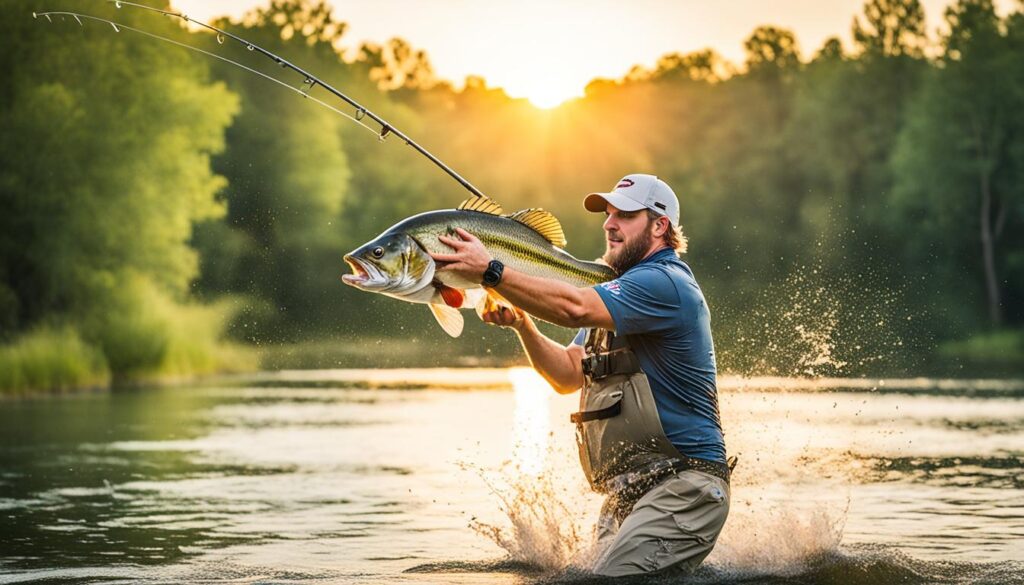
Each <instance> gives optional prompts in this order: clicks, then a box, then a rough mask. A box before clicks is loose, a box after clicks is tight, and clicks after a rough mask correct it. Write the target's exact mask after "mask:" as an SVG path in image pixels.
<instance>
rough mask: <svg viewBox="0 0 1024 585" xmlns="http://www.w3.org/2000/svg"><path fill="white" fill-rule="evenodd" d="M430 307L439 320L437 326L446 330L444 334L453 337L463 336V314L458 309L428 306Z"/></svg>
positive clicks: (444, 306)
mask: <svg viewBox="0 0 1024 585" xmlns="http://www.w3.org/2000/svg"><path fill="white" fill-rule="evenodd" d="M427 306H428V307H430V312H431V313H432V314H433V315H434V318H435V319H437V324H438V325H440V326H441V329H444V332H445V333H447V334H448V335H451V336H452V337H458V336H460V335H462V325H463V320H462V313H460V312H459V310H458V309H453V308H451V307H449V306H448V305H435V304H433V303H431V304H429V305H427Z"/></svg>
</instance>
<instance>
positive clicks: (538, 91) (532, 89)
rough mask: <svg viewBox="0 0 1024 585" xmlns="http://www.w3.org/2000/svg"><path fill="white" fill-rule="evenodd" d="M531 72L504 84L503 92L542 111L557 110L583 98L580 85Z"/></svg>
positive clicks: (562, 76)
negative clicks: (566, 103)
mask: <svg viewBox="0 0 1024 585" xmlns="http://www.w3.org/2000/svg"><path fill="white" fill-rule="evenodd" d="M544 73H545V72H536V71H535V72H531V73H530V74H528V75H522V76H515V77H512V78H510V79H508V80H506V82H505V92H506V93H508V95H510V96H511V97H516V98H526V99H527V100H528V101H529V102H530V103H531V104H533V105H534V106H536V107H537V108H540V109H542V110H550V109H553V108H557V107H558V106H560V105H562V104H564V103H565V102H567V101H569V100H573V99H576V98H579V97H583V91H582V84H579V83H576V82H575V80H572V79H567V78H566V76H565V75H559V74H558V73H557V72H552V73H550V74H547V75H545V74H544Z"/></svg>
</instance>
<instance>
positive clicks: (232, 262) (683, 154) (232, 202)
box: [0, 0, 1024, 374]
mask: <svg viewBox="0 0 1024 585" xmlns="http://www.w3.org/2000/svg"><path fill="white" fill-rule="evenodd" d="M64 4H66V5H68V6H74V7H75V9H78V10H83V11H87V12H92V13H95V14H98V15H103V16H107V17H110V18H113V19H116V20H118V21H119V22H124V23H125V24H127V25H130V26H137V27H139V28H143V29H145V30H149V31H153V32H157V33H159V34H161V35H163V36H168V37H170V38H173V39H175V40H178V41H180V42H184V43H188V44H190V45H193V46H197V47H200V48H204V49H206V50H209V51H217V52H219V53H220V54H225V55H226V56H230V57H231V58H235V59H239V60H243V61H244V62H245V63H246V64H247V65H250V66H253V67H256V68H260V70H262V71H265V72H266V73H268V74H272V75H277V76H279V77H280V76H283V75H285V74H284V73H282V70H280V69H279V68H276V67H275V66H273V64H267V63H261V62H259V61H256V60H252V57H253V55H251V54H250V55H247V54H246V51H245V48H244V47H231V46H229V45H230V44H228V45H221V44H220V43H218V41H217V39H216V38H215V37H214V36H213V35H210V34H204V33H203V32H202V31H190V30H189V29H187V28H185V27H184V26H182V24H181V23H180V22H178V21H177V20H174V19H168V18H164V17H154V16H153V15H150V14H146V13H140V12H138V11H131V10H125V9H122V10H118V9H117V8H115V7H112V6H108V5H106V4H102V3H97V4H96V5H95V6H93V5H88V6H87V7H83V6H82V5H81V4H80V3H75V2H71V3H68V2H65V3H64ZM55 5H61V3H60V2H55ZM164 6H165V7H168V8H169V6H168V5H166V4H164ZM334 14H335V13H334V11H333V10H332V8H331V7H330V6H329V5H327V4H324V3H322V2H313V1H311V0H275V1H273V2H271V3H270V5H269V6H267V7H263V8H256V9H253V10H252V11H251V12H249V13H248V14H247V15H246V16H244V17H243V18H240V19H237V20H230V19H221V20H219V21H217V22H216V23H215V24H216V25H217V26H219V27H222V28H224V29H226V30H228V31H229V32H232V33H235V34H238V35H240V36H242V37H245V38H247V39H250V40H251V41H253V42H254V43H257V44H259V45H261V46H264V47H266V48H267V49H269V50H271V51H273V52H275V53H278V54H280V55H281V56H282V57H284V58H286V59H288V60H289V61H291V62H293V63H297V64H300V65H301V66H303V67H304V68H306V69H307V70H310V71H313V72H315V73H316V74H318V75H320V76H321V77H323V78H324V79H325V81H327V82H328V83H331V84H332V85H335V86H337V87H339V88H342V89H343V91H345V92H346V93H348V94H349V95H351V96H353V97H354V98H356V99H357V100H359V101H360V102H361V103H364V104H365V105H366V106H367V107H369V108H371V109H373V110H374V111H375V112H377V113H378V114H380V115H381V116H383V117H384V118H386V119H388V120H389V121H391V122H392V123H393V124H394V125H395V126H397V127H399V128H401V129H402V130H403V131H404V132H406V133H407V134H409V135H410V136H412V137H414V138H416V139H417V140H418V141H419V142H420V143H421V144H423V145H425V146H426V147H427V148H429V149H431V150H432V151H433V152H434V153H435V154H436V155H438V156H439V157H440V158H441V159H442V160H445V161H446V162H448V163H449V164H450V165H452V166H453V167H454V168H456V169H457V170H459V171H460V172H461V173H462V174H463V175H464V176H467V177H468V178H469V179H470V180H471V181H473V182H474V184H476V185H477V186H478V187H480V188H481V189H482V190H483V191H484V192H486V193H488V194H489V195H490V196H491V197H492V198H494V199H496V200H497V201H499V202H500V203H502V204H503V206H504V207H505V208H506V209H509V210H515V209H520V208H524V207H544V208H546V209H549V210H550V211H552V212H553V213H555V215H556V216H557V217H559V218H560V219H561V221H562V223H563V226H564V228H565V232H566V234H567V236H568V239H569V245H568V249H569V250H570V251H571V252H572V253H574V254H576V255H577V256H580V257H589V258H593V257H596V256H598V255H600V254H601V252H602V251H603V234H602V232H601V229H600V222H601V219H600V218H599V217H597V216H593V215H591V214H588V213H585V212H583V210H582V208H581V204H580V201H581V200H582V197H583V195H584V194H586V193H588V192H591V191H594V190H605V189H607V188H609V187H610V186H611V185H613V184H614V182H615V181H616V180H617V179H618V178H619V177H620V176H622V175H623V174H626V173H630V172H650V173H654V174H657V175H659V176H661V177H662V178H664V179H665V180H666V181H667V182H668V183H669V184H670V185H672V186H673V187H674V188H675V190H676V192H677V193H678V194H679V196H680V200H681V209H682V213H681V216H682V220H681V223H682V227H683V230H684V232H685V233H686V234H687V236H688V237H689V238H690V242H691V244H690V249H691V252H690V253H689V254H688V255H687V257H686V258H685V259H686V260H687V261H688V262H689V263H690V265H691V266H692V267H693V269H694V271H695V273H696V274H697V277H698V280H699V281H700V282H701V284H702V286H703V288H704V289H705V294H706V296H707V297H708V300H709V303H710V305H711V308H712V314H713V319H714V320H715V335H716V343H717V345H718V347H719V354H720V361H721V362H722V363H721V365H722V367H723V369H726V370H731V371H739V372H747V373H751V372H767V373H785V374H790V373H811V374H822V373H824V374H839V373H848V374H856V373H864V372H883V373H899V372H913V371H914V368H917V367H920V366H921V364H922V361H921V360H923V359H926V358H928V357H929V356H934V355H936V354H935V350H936V348H937V347H940V346H942V344H946V346H947V347H954V348H955V347H957V346H956V344H957V343H960V344H964V343H968V340H971V339H992V338H994V337H995V338H999V339H1008V340H1009V341H1005V342H997V343H996V345H998V344H999V343H1004V344H1006V343H1008V344H1010V345H1011V346H1013V347H1014V348H1017V349H1013V348H1011V350H1010V351H1011V353H1012V351H1018V350H1019V351H1022V352H1024V347H1021V344H1022V343H1024V341H1022V339H1024V338H1022V336H1021V335H1020V331H1021V327H1022V323H1024V309H1022V301H1024V246H1022V244H1024V236H1022V233H1024V232H1022V229H1021V228H1022V227H1024V225H1022V224H1024V11H1022V8H1021V7H1018V8H1017V9H1016V10H1015V11H1012V12H1011V13H1009V14H1006V15H1000V14H998V13H997V11H996V10H995V8H994V6H993V4H992V2H991V1H990V0H959V1H957V2H955V3H953V4H951V5H950V6H949V7H948V8H947V9H946V11H945V15H944V23H945V26H944V29H943V30H942V31H941V32H940V33H939V35H938V37H937V38H930V37H929V35H928V34H927V31H926V30H925V19H924V12H923V8H922V6H921V5H920V3H919V2H918V1H916V0H868V1H867V2H866V3H865V4H864V7H863V11H862V13H861V14H859V15H857V16H856V17H855V18H854V19H853V23H852V25H851V33H852V39H853V43H852V45H851V46H844V45H843V43H842V42H841V41H840V40H839V39H838V38H832V39H829V40H827V41H826V42H825V43H824V44H823V45H822V46H821V47H819V48H817V49H815V50H812V51H810V52H808V55H810V56H809V57H804V53H803V52H802V50H801V47H800V45H799V42H798V40H797V38H796V36H795V35H794V34H793V32H792V31H789V30H787V29H785V28H783V27H779V26H761V27H758V28H757V29H756V30H754V31H753V32H752V33H751V35H750V36H749V37H748V38H747V39H746V41H745V44H744V47H745V52H746V57H745V60H744V62H743V63H741V64H733V63H729V62H727V61H726V60H725V59H723V58H722V57H721V56H720V55H718V54H717V53H716V52H715V51H713V50H711V49H707V50H702V51H698V52H694V53H689V54H677V53H673V54H668V55H664V56H663V57H661V58H660V59H659V60H658V61H657V63H656V64H655V65H653V66H651V67H643V66H637V67H634V68H633V69H632V70H631V71H629V72H626V73H625V74H624V75H623V76H622V77H620V78H615V79H596V80H594V81H592V82H591V83H590V84H589V85H588V86H587V88H586V92H585V96H584V97H583V98H581V99H578V100H574V101H572V102H570V103H567V104H564V105H562V106H560V107H559V108H557V109H554V110H551V111H540V110H537V109H536V108H534V107H533V106H532V105H530V104H529V103H528V102H527V101H525V100H522V99H512V98H510V97H509V96H507V95H506V94H505V93H504V92H503V91H502V90H501V89H500V88H494V87H490V86H488V85H487V83H486V81H485V80H484V79H482V78H479V77H473V78H469V79H467V80H466V82H465V86H464V87H463V88H461V89H459V88H456V87H455V86H454V85H453V84H452V83H450V82H447V81H444V80H441V79H438V78H437V76H436V75H435V74H434V73H433V70H432V68H431V66H430V62H429V57H428V55H427V54H426V53H425V52H423V51H421V50H417V49H415V48H414V47H412V46H410V45H409V44H408V43H406V42H404V41H402V40H400V39H394V40H391V41H389V42H387V43H385V44H383V45H375V44H371V43H363V44H360V45H358V46H349V45H348V43H347V39H346V36H345V33H346V28H347V27H346V25H345V23H344V22H342V21H339V20H337V18H336V16H335V15H334ZM0 38H2V39H3V41H0V42H2V43H3V45H4V49H5V50H4V51H2V52H0V70H2V71H3V72H4V74H5V79H7V80H8V82H7V83H5V84H4V85H3V87H2V88H0V128H2V129H3V132H2V133H0V153H2V156H0V331H2V332H3V333H2V336H3V337H4V339H5V340H7V341H13V340H15V339H17V338H18V336H19V335H23V334H25V332H28V331H31V330H33V329H34V328H38V327H40V326H44V325H46V324H53V323H60V324H62V326H65V325H66V326H70V327H73V328H74V329H75V331H76V332H77V333H78V335H79V336H80V337H81V338H82V339H83V340H84V341H85V343H88V344H92V345H93V346H95V347H98V348H100V349H101V350H102V352H103V353H104V354H105V355H106V359H107V360H108V362H109V363H110V364H111V368H112V369H113V370H114V371H131V370H132V369H133V368H135V369H139V368H142V369H144V368H146V367H147V365H152V364H153V363H156V362H159V361H160V360H161V359H164V358H165V355H166V353H167V352H168V351H169V350H168V347H173V346H174V339H175V338H174V335H173V334H171V333H168V331H173V330H175V326H174V324H175V323H178V322H180V319H179V316H180V313H179V312H178V311H179V309H180V310H183V311H188V310H199V309H196V307H198V306H200V305H198V304H197V303H206V304H209V303H214V304H217V303H219V304H220V305H222V306H227V305H228V304H230V306H231V307H232V308H231V310H230V312H231V314H232V315H233V316H232V317H230V318H228V317H225V320H224V321H223V324H222V325H223V328H224V331H220V330H219V329H217V330H210V331H209V332H207V335H209V336H211V337H212V338H216V337H217V336H218V335H220V334H221V333H225V334H227V335H228V336H229V337H230V338H233V339H237V340H243V341H245V342H248V343H258V344H263V343H280V342H294V341H301V340H308V339H315V338H336V339H340V340H349V341H350V342H353V343H354V342H356V340H358V342H359V343H366V342H373V341H374V340H379V339H392V338H406V339H414V340H423V342H428V340H432V339H434V338H435V337H436V338H437V339H436V340H435V341H431V342H430V343H436V344H438V345H441V344H448V343H451V342H448V341H447V340H443V339H442V338H441V337H440V335H441V334H440V333H439V332H438V331H436V330H435V325H434V324H433V322H432V319H430V318H429V317H428V316H427V315H426V312H425V311H423V310H422V308H421V307H415V306H411V305H407V304H405V303H399V302H397V301H393V300H390V299H384V298H379V297H377V296H376V295H367V294H365V293H361V292H359V291H356V290H354V289H350V288H348V287H344V286H343V285H342V284H341V283H340V281H339V275H340V274H341V273H342V272H343V271H344V270H345V267H344V265H343V263H342V262H341V256H342V255H343V254H344V253H345V252H347V251H349V250H351V249H353V248H355V247H356V246H358V245H359V244H361V243H362V242H364V241H366V240H368V239H370V238H371V237H373V236H374V235H376V234H377V233H379V232H381V231H383V230H384V229H386V228H387V227H388V226H390V225H391V224H393V223H395V222H397V221H399V220H400V219H402V218H404V217H406V216H408V215H411V214H413V213H418V212H421V211H426V210H430V209H438V208H445V207H454V206H455V205H457V204H458V202H459V201H461V199H463V198H464V197H465V196H466V195H467V193H466V192H465V191H463V190H462V189H461V187H459V186H458V185H457V184H456V183H455V182H453V181H451V180H450V179H449V178H448V177H447V176H446V175H444V174H443V173H441V172H440V171H438V170H437V169H436V168H435V167H433V166H432V165H430V163H429V162H428V161H426V160H425V159H423V158H422V157H420V156H419V155H416V154H415V153H414V152H412V151H411V150H410V149H409V148H408V147H406V146H404V145H403V144H400V143H399V142H397V141H384V142H383V143H380V142H378V141H377V140H376V139H375V137H374V136H373V135H371V134H369V133H367V132H366V130H365V129H364V128H361V127H360V126H358V125H356V124H353V123H351V122H350V121H347V120H345V119H344V118H342V117H340V116H337V115H335V114H333V113H331V112H329V111H327V110H324V109H322V108H318V107H316V106H315V105H314V104H312V103H310V102H309V101H306V100H302V99H297V98H296V96H294V95H293V94H292V92H287V91H284V90H282V89H280V88H276V87H274V86H272V85H270V84H268V83H267V82H266V81H265V80H263V79H260V78H258V77H257V76H254V75H252V74H250V73H247V72H244V71H242V70H240V69H238V68H236V67H233V66H230V65H227V64H225V63H223V62H219V61H215V60H209V59H205V58H203V57H202V56H198V55H196V54H193V53H191V52H187V51H183V50H181V49H178V48H175V47H171V46H169V45H167V44H164V43H156V42H153V41H151V40H148V39H146V38H144V37H141V36H139V35H132V34H129V33H128V32H127V31H121V32H119V33H118V32H114V31H112V30H110V28H109V27H106V28H103V27H100V26H97V25H95V24H89V23H86V25H85V26H79V24H78V23H77V22H74V21H73V20H67V19H65V21H63V22H61V21H59V20H57V21H55V22H53V23H43V22H41V21H40V19H38V18H36V19H33V18H32V15H31V13H30V11H29V10H28V6H26V5H24V4H17V3H5V4H4V5H3V6H0ZM246 59H250V60H249V61H245V60H246ZM275 69H276V71H275ZM285 78H287V77H285ZM289 81H292V82H294V85H295V86H299V85H300V84H301V82H302V80H301V79H289ZM313 91H314V92H315V91H319V90H315V89H314V90H313ZM314 95H318V97H319V94H314ZM154 307H156V308H154ZM219 327H220V325H218V328H219ZM177 329H179V330H180V329H181V328H180V327H178V328H177ZM482 331H483V328H480V329H470V330H469V333H468V334H467V335H470V336H471V335H474V334H475V333H479V332H482ZM474 332H475V333H474ZM1007 332H1008V333H1007ZM181 334H182V335H186V336H188V335H189V333H188V332H187V331H186V332H184V333H181ZM563 335H564V336H566V337H567V338H568V337H569V335H571V334H569V333H568V332H567V333H564V334H563ZM1007 335H1008V336H1009V337H1006V336H1007ZM993 336H994V337H993ZM999 336H1004V337H999ZM493 337H494V336H488V338H487V340H485V341H484V342H483V343H481V344H480V347H474V346H473V345H472V344H471V343H470V342H465V341H464V343H463V344H461V345H451V347H457V348H458V350H459V351H477V352H483V351H485V349H484V347H483V346H486V345H488V344H492V343H493V342H494V339H493ZM501 343H504V345H501ZM501 343H498V345H500V346H501V347H504V348H506V349H507V348H508V347H510V344H508V343H507V341H504V342H501ZM964 347H967V346H964ZM997 349H999V348H997ZM1003 349H1005V348H1002V349H999V351H1003ZM161 352H163V353H161Z"/></svg>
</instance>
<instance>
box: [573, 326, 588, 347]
mask: <svg viewBox="0 0 1024 585" xmlns="http://www.w3.org/2000/svg"><path fill="white" fill-rule="evenodd" d="M586 341H587V330H586V329H583V328H581V329H580V330H579V331H577V332H576V337H573V338H572V343H570V344H569V345H579V346H582V345H583V344H584V343H585V342H586Z"/></svg>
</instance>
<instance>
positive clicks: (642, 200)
mask: <svg viewBox="0 0 1024 585" xmlns="http://www.w3.org/2000/svg"><path fill="white" fill-rule="evenodd" d="M609 203H611V204H612V206H613V207H615V208H616V209H619V210H622V211H640V210H641V209H650V210H651V211H653V212H654V213H657V214H658V215H664V216H665V217H667V218H668V219H669V221H671V222H672V225H673V226H676V227H679V199H677V198H676V194H675V193H674V192H672V189H671V188H670V187H669V186H668V185H667V184H666V183H665V181H662V180H661V179H659V178H658V177H655V176H654V175H642V174H633V175H626V176H625V177H622V179H620V180H619V182H618V183H617V184H616V185H615V188H614V189H612V191H611V193H591V194H590V195H587V198H586V199H584V200H583V207H585V208H587V211H593V212H595V213H599V212H602V211H605V210H606V209H607V207H608V204H609Z"/></svg>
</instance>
